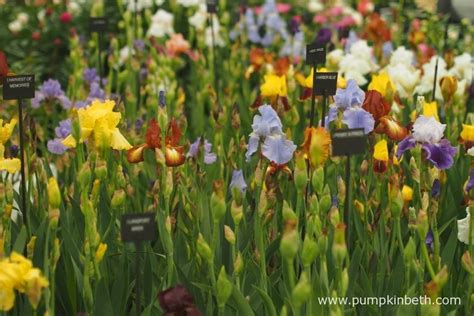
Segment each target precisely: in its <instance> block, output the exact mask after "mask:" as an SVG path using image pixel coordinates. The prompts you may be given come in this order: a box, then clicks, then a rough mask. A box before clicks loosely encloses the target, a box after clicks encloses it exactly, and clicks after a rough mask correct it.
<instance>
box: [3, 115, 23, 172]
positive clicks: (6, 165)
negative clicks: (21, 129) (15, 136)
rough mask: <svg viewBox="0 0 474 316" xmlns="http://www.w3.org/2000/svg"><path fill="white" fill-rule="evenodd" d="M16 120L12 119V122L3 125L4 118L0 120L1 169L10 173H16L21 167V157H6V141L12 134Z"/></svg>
mask: <svg viewBox="0 0 474 316" xmlns="http://www.w3.org/2000/svg"><path fill="white" fill-rule="evenodd" d="M16 122H17V121H16V120H15V119H12V120H11V121H10V123H6V124H5V125H3V120H0V170H6V171H8V172H9V173H15V172H17V171H18V170H20V168H21V162H20V159H17V158H12V159H9V158H5V143H6V142H7V141H8V140H9V139H10V137H11V136H12V133H13V129H14V128H15V125H16Z"/></svg>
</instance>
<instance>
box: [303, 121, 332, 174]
mask: <svg viewBox="0 0 474 316" xmlns="http://www.w3.org/2000/svg"><path fill="white" fill-rule="evenodd" d="M301 147H303V152H304V153H305V158H306V159H308V160H309V162H310V165H311V168H313V169H315V168H318V167H320V166H322V165H324V163H325V162H326V160H327V159H328V157H329V151H330V150H331V136H330V135H329V133H328V131H327V130H326V129H325V128H322V127H317V128H316V127H308V128H307V129H306V130H305V133H304V142H303V144H302V145H301Z"/></svg>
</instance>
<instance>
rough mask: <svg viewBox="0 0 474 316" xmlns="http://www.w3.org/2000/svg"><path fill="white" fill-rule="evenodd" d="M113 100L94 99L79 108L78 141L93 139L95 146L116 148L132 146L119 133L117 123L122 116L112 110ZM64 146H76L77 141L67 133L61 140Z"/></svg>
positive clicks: (123, 148)
mask: <svg viewBox="0 0 474 316" xmlns="http://www.w3.org/2000/svg"><path fill="white" fill-rule="evenodd" d="M114 106H115V102H114V101H111V100H106V101H104V102H101V101H99V100H95V101H94V102H92V104H91V105H90V106H88V107H86V108H82V109H79V110H78V111H77V115H78V117H79V126H80V127H81V138H80V140H79V142H80V143H82V142H84V141H86V140H88V139H93V140H94V143H95V145H96V147H97V148H106V147H112V148H113V149H116V150H126V149H130V148H131V147H132V146H131V145H130V143H129V142H128V141H127V140H126V139H125V137H124V136H123V135H122V134H121V133H120V130H119V129H118V128H117V125H118V124H119V122H120V119H121V118H122V115H121V114H120V113H119V112H113V108H114ZM63 144H64V145H65V146H66V147H76V145H77V141H76V139H75V138H74V136H72V135H69V136H68V137H66V138H65V139H64V140H63Z"/></svg>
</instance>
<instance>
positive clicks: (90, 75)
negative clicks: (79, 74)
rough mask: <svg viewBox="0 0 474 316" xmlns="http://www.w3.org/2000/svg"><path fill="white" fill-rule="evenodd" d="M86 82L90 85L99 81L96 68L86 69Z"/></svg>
mask: <svg viewBox="0 0 474 316" xmlns="http://www.w3.org/2000/svg"><path fill="white" fill-rule="evenodd" d="M83 77H84V80H85V81H86V82H87V83H88V84H89V85H90V84H91V83H93V82H96V81H99V75H98V74H97V70H96V69H95V68H86V69H84V72H83Z"/></svg>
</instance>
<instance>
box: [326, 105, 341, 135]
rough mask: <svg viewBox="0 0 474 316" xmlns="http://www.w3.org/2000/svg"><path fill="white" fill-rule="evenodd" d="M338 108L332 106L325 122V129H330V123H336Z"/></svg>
mask: <svg viewBox="0 0 474 316" xmlns="http://www.w3.org/2000/svg"><path fill="white" fill-rule="evenodd" d="M337 112H338V111H337V107H336V106H330V107H329V111H328V115H326V119H325V120H324V125H325V126H324V128H325V129H329V123H331V122H332V121H334V120H335V119H336V118H337Z"/></svg>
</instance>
